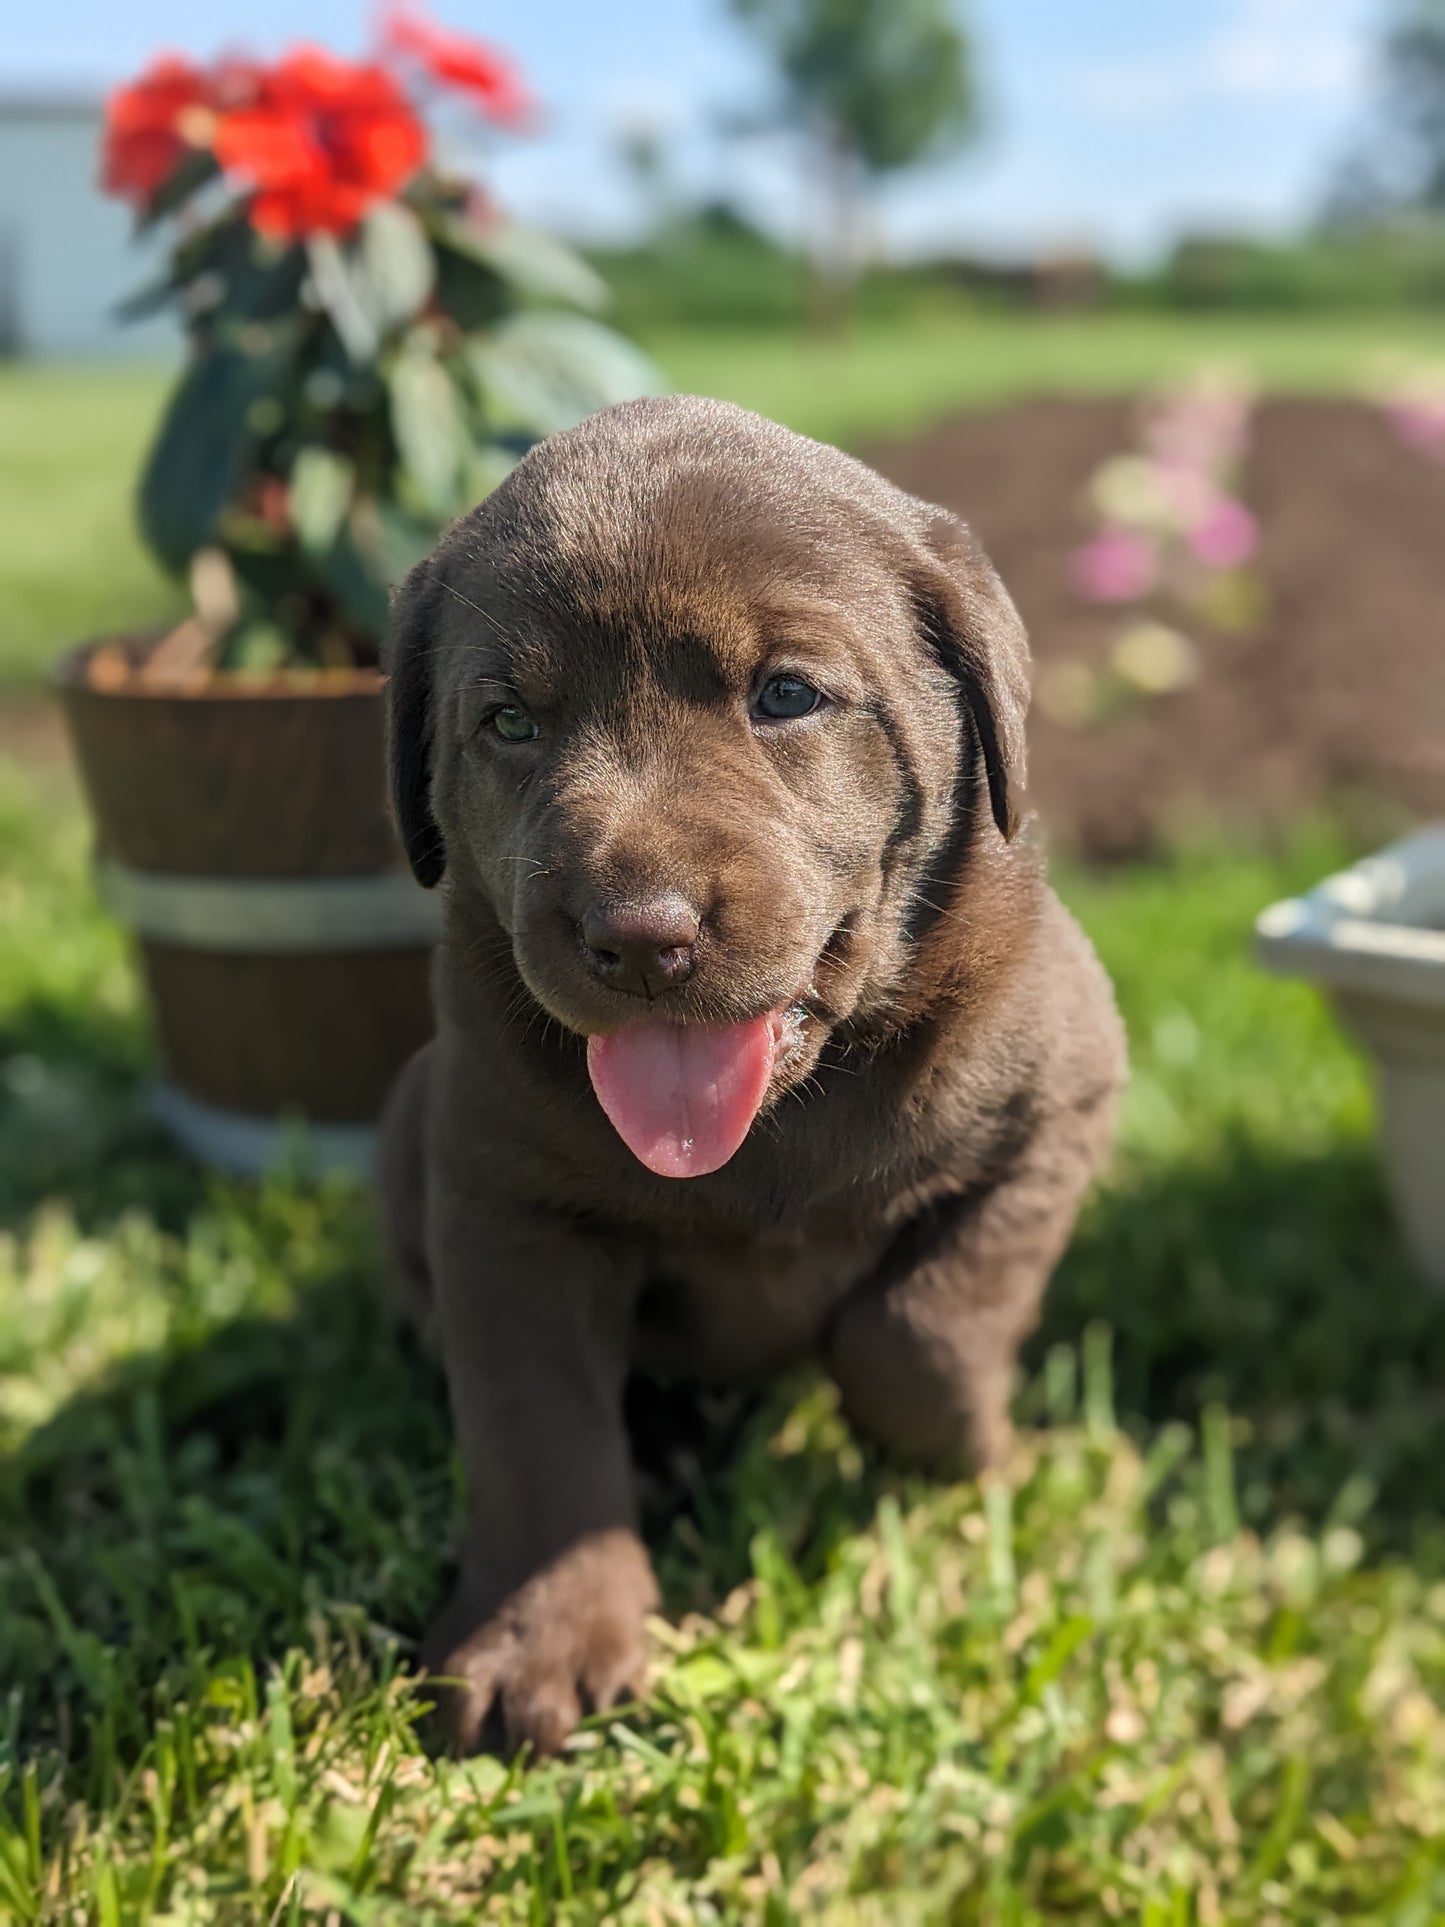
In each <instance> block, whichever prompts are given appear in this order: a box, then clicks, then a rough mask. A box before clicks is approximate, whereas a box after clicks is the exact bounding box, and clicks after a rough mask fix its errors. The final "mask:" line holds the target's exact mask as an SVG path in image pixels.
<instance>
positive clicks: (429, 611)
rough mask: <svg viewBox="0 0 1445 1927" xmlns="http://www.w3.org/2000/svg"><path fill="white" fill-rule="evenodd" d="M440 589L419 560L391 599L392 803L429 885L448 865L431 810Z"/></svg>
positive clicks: (412, 858) (420, 876) (421, 879)
mask: <svg viewBox="0 0 1445 1927" xmlns="http://www.w3.org/2000/svg"><path fill="white" fill-rule="evenodd" d="M439 600H440V591H439V589H438V587H437V583H436V578H435V576H434V575H433V573H432V566H431V563H430V562H429V561H427V562H419V563H418V564H417V566H416V567H415V568H414V569H413V570H412V572H411V574H410V575H409V576H408V577H407V578H406V580H405V581H404V582H403V583H402V585H401V587H400V588H399V589H398V590H397V592H396V596H395V599H394V600H393V602H392V605H391V634H390V643H389V646H388V656H389V659H390V667H391V680H390V681H389V682H388V683H387V686H386V744H387V762H388V764H389V766H390V771H391V803H392V808H393V810H394V811H395V813H396V822H397V828H398V829H399V830H400V831H401V840H402V843H403V845H404V846H405V849H406V854H407V860H408V861H409V862H410V864H411V867H412V871H413V873H414V874H415V876H416V880H417V882H418V883H420V884H423V885H425V887H426V888H427V889H428V890H430V889H431V888H432V886H433V885H434V884H437V883H440V881H441V878H442V873H443V871H444V870H445V869H446V867H447V852H446V845H445V843H443V841H442V833H441V830H440V829H439V828H438V826H437V820H436V818H435V817H434V816H433V815H432V807H431V771H432V736H433V732H434V730H435V728H436V716H435V713H434V711H435V705H434V703H433V699H432V654H433V650H434V647H435V643H434V640H433V632H434V627H435V617H436V609H437V603H438V602H439Z"/></svg>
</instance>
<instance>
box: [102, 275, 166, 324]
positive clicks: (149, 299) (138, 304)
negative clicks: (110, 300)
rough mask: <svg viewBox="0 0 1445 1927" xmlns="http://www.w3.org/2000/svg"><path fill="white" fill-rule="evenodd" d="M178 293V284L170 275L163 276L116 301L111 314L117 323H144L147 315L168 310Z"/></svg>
mask: <svg viewBox="0 0 1445 1927" xmlns="http://www.w3.org/2000/svg"><path fill="white" fill-rule="evenodd" d="M179 292H180V283H179V282H178V281H176V280H175V278H174V277H173V276H172V275H170V274H168V273H167V274H163V275H161V276H160V277H159V279H157V280H155V281H147V282H146V284H145V286H144V287H141V288H137V289H136V291H135V293H134V294H128V295H127V296H126V297H125V299H124V301H117V302H116V304H115V306H114V307H113V308H112V309H111V314H112V315H113V316H114V318H115V319H116V320H117V321H144V320H145V319H146V317H147V316H148V315H153V314H159V313H160V312H161V310H162V309H163V308H168V307H169V306H170V304H171V302H172V301H174V300H175V298H176V296H177V294H178V293H179Z"/></svg>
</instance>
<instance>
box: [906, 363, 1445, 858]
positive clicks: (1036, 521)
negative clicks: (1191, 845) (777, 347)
mask: <svg viewBox="0 0 1445 1927" xmlns="http://www.w3.org/2000/svg"><path fill="white" fill-rule="evenodd" d="M1132 431H1133V423H1132V420H1131V413H1130V409H1129V407H1128V405H1127V404H1125V403H1122V402H1112V401H1084V400H1063V399H1053V400H1039V401H1032V402H1027V403H1023V404H1019V405H1015V406H1012V407H1008V408H1003V409H999V410H997V411H995V412H991V413H988V414H976V415H969V416H965V417H961V418H959V419H957V420H954V421H950V422H946V423H943V424H941V425H940V426H939V427H937V428H935V429H932V430H930V431H929V432H928V433H927V434H925V435H923V436H920V437H918V438H916V439H913V440H910V441H907V442H899V443H893V444H889V445H885V446H881V447H874V448H873V449H871V450H870V451H869V455H870V459H871V460H872V461H874V462H875V463H876V465H877V466H878V467H879V468H881V469H882V470H883V472H884V473H885V474H887V475H889V476H891V477H892V478H893V479H894V480H895V481H896V482H898V483H899V484H900V485H901V486H902V487H904V488H907V489H909V490H911V491H912V492H914V493H915V494H919V495H923V496H926V497H928V498H929V499H931V500H933V501H937V502H941V503H943V504H945V505H946V506H947V507H948V508H950V509H953V510H955V511H956V512H958V513H959V514H961V515H963V516H964V517H965V518H966V519H967V520H968V521H969V522H971V523H972V524H973V526H974V527H975V528H976V529H977V530H978V532H979V534H980V535H981V536H982V538H983V540H984V542H985V544H986V545H987V547H988V549H989V552H990V554H991V555H992V556H993V559H994V561H995V563H996V564H997V565H998V567H999V569H1000V571H1001V573H1002V575H1003V577H1004V579H1005V581H1006V582H1007V583H1008V585H1009V587H1010V589H1011V590H1012V592H1013V594H1014V597H1015V599H1016V600H1017V602H1018V604H1019V607H1020V609H1021V610H1022V612H1023V616H1024V619H1025V621H1026V622H1027V624H1028V626H1029V631H1030V635H1031V638H1032V642H1033V648H1034V655H1035V660H1036V662H1037V664H1038V666H1039V670H1040V671H1041V672H1042V673H1043V674H1044V676H1047V674H1048V666H1049V665H1050V664H1056V663H1058V662H1060V661H1065V660H1069V661H1074V662H1081V663H1083V664H1086V665H1090V666H1094V667H1098V666H1101V665H1103V664H1104V663H1105V662H1106V661H1107V658H1108V654H1109V650H1110V648H1111V645H1112V643H1113V640H1114V638H1115V636H1116V635H1117V634H1118V631H1119V627H1120V614H1121V612H1120V611H1119V610H1118V609H1117V608H1108V607H1099V606H1094V605H1090V604H1088V603H1086V602H1085V601H1083V600H1082V599H1081V597H1080V596H1079V594H1078V593H1077V591H1076V590H1075V589H1074V587H1073V585H1072V583H1071V580H1070V569H1069V561H1070V555H1071V552H1072V550H1073V549H1074V548H1075V546H1076V545H1077V544H1078V543H1079V542H1080V541H1081V539H1083V537H1084V536H1085V535H1086V534H1087V533H1088V532H1089V523H1088V518H1087V513H1086V509H1085V503H1084V492H1085V489H1086V485H1087V483H1088V480H1089V477H1090V476H1091V474H1092V473H1093V471H1094V470H1095V468H1096V467H1097V466H1098V464H1099V463H1100V462H1102V461H1104V460H1105V459H1107V458H1108V457H1109V456H1110V455H1113V454H1117V453H1121V452H1123V451H1125V450H1126V449H1128V448H1129V447H1130V446H1131V443H1132V440H1133V433H1132ZM1242 493H1243V495H1244V498H1245V500H1246V501H1247V502H1248V503H1249V505H1250V506H1251V507H1252V508H1253V509H1254V511H1255V512H1256V514H1257V515H1258V517H1259V521H1260V527H1261V547H1260V555H1259V560H1258V572H1259V574H1260V576H1261V577H1262V579H1263V584H1264V588H1265V591H1266V603H1265V607H1264V611H1263V614H1262V615H1261V617H1260V619H1259V621H1258V622H1257V623H1256V624H1254V625H1253V626H1252V627H1251V628H1250V630H1249V631H1248V632H1247V633H1236V634H1223V633H1210V632H1209V631H1208V630H1205V629H1202V628H1201V627H1200V626H1199V625H1197V624H1195V625H1185V624H1182V623H1181V625H1180V626H1181V627H1183V626H1188V627H1189V628H1190V633H1191V636H1192V639H1193V640H1194V641H1195V643H1196V644H1197V645H1198V647H1199V651H1200V654H1201V657H1202V660H1203V671H1202V674H1201V675H1200V676H1199V678H1198V679H1197V681H1195V682H1193V683H1192V684H1190V685H1189V686H1187V687H1185V688H1182V689H1179V690H1177V691H1175V692H1173V693H1171V694H1168V695H1163V696H1150V697H1139V698H1138V699H1137V700H1134V701H1132V702H1131V703H1129V704H1128V705H1126V706H1125V707H1124V708H1122V709H1121V710H1119V711H1117V712H1115V713H1112V714H1109V715H1108V716H1107V717H1105V718H1103V719H1100V720H1094V721H1088V722H1084V723H1079V722H1072V721H1069V720H1066V719H1065V718H1063V717H1062V716H1061V715H1059V714H1058V713H1054V714H1049V713H1047V708H1046V706H1043V705H1037V704H1036V706H1035V713H1034V716H1033V718H1032V722H1031V728H1030V742H1031V755H1032V765H1031V781H1030V792H1031V800H1032V801H1033V803H1034V804H1035V806H1036V807H1037V808H1038V809H1039V811H1040V813H1041V814H1042V816H1043V818H1044V820H1045V822H1046V823H1047V824H1048V826H1049V828H1050V831H1051V833H1052V835H1053V836H1054V839H1055V840H1056V841H1058V842H1062V843H1065V844H1067V845H1070V846H1072V847H1074V848H1075V849H1077V850H1078V851H1079V852H1080V853H1081V854H1084V855H1087V856H1091V857H1119V856H1126V855H1132V854H1136V853H1139V852H1141V851H1144V850H1147V849H1149V848H1150V847H1152V846H1155V845H1157V844H1158V842H1159V841H1160V839H1161V837H1164V836H1167V835H1168V834H1169V833H1170V832H1171V831H1174V830H1177V829H1179V828H1180V827H1182V826H1185V825H1187V824H1188V823H1189V822H1190V821H1191V820H1197V819H1204V820H1210V819H1213V820H1216V821H1217V820H1219V819H1221V818H1222V819H1225V820H1231V821H1238V820H1241V819H1243V820H1246V821H1255V822H1258V821H1261V820H1263V821H1266V822H1267V821H1271V820H1278V819H1281V818H1283V817H1286V816H1289V815H1295V814H1298V813H1299V812H1300V811H1302V810H1306V809H1309V808H1312V807H1318V806H1320V805H1323V804H1329V803H1335V802H1338V801H1339V800H1340V799H1341V798H1342V797H1351V796H1353V797H1357V798H1358V797H1365V798H1370V799H1376V800H1379V801H1384V802H1387V803H1391V804H1393V805H1395V806H1397V807H1398V808H1401V809H1403V810H1404V811H1407V812H1409V813H1411V814H1413V815H1417V816H1439V815H1445V463H1434V462H1431V461H1430V460H1429V459H1428V458H1426V457H1424V456H1422V455H1420V454H1419V453H1417V452H1415V451H1414V450H1412V449H1409V448H1406V447H1405V446H1403V445H1402V444H1401V443H1400V442H1399V441H1398V440H1397V439H1396V437H1395V435H1394V432H1393V431H1392V429H1391V428H1390V426H1389V424H1388V423H1387V422H1386V421H1385V419H1384V418H1383V416H1382V415H1381V414H1380V413H1379V411H1377V410H1376V409H1374V408H1371V407H1369V406H1367V405H1366V404H1364V403H1359V402H1348V401H1343V402H1341V401H1308V400H1298V401H1296V400H1279V401H1267V402H1264V403H1263V404H1262V405H1261V406H1260V408H1259V409H1258V411H1257V413H1256V415H1255V419H1254V430H1253V436H1252V442H1251V448H1250V453H1249V457H1248V461H1247V465H1246V469H1245V473H1244V479H1243V487H1242Z"/></svg>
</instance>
